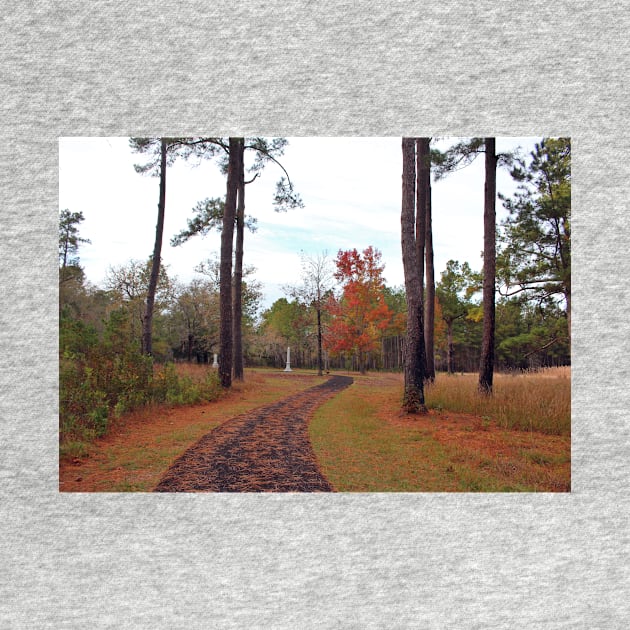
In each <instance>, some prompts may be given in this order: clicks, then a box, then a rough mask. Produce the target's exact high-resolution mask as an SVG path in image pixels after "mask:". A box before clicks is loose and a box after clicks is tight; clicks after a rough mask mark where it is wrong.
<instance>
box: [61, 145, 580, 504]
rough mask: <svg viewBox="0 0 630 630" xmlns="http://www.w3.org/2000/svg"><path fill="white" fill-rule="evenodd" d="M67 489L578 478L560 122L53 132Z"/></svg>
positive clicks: (566, 148) (542, 484) (566, 155)
mask: <svg viewBox="0 0 630 630" xmlns="http://www.w3.org/2000/svg"><path fill="white" fill-rule="evenodd" d="M59 491H60V492H62V493H66V492H67V493H72V492H97V493H98V492H237V493H262V492H264V493H269V492H273V493H296V492H297V493H302V492H337V493H351V492H355V493H366V492H367V493H381V492H394V493H420V492H449V493H471V492H492V493H496V492H502V493H512V492H524V493H528V492H538V493H546V492H554V493H558V492H560V493H568V492H571V139H570V138H568V137H544V136H542V135H541V136H539V137H534V136H532V137H455V136H453V137H448V136H435V137H286V138H285V137H207V136H198V137H196V136H191V137H60V138H59Z"/></svg>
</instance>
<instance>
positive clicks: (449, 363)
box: [446, 321, 455, 374]
mask: <svg viewBox="0 0 630 630" xmlns="http://www.w3.org/2000/svg"><path fill="white" fill-rule="evenodd" d="M446 334H447V337H446V339H447V344H448V350H447V355H446V371H447V372H448V373H449V374H452V373H453V371H454V365H453V364H454V358H455V349H454V347H453V322H452V321H450V322H447V323H446Z"/></svg>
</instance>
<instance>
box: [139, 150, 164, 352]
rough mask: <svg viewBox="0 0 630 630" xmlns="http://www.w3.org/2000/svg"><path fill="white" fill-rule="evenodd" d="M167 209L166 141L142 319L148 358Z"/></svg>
mask: <svg viewBox="0 0 630 630" xmlns="http://www.w3.org/2000/svg"><path fill="white" fill-rule="evenodd" d="M165 209H166V140H165V139H164V138H162V140H161V143H160V198H159V201H158V219H157V225H156V227H155V245H154V247H153V259H152V261H151V276H150V278H149V288H148V291H147V301H146V308H145V312H144V317H143V318H142V352H143V354H146V355H148V356H151V355H152V354H153V307H154V305H155V292H156V290H157V284H158V278H159V277H160V258H161V255H162V234H163V233H164V211H165Z"/></svg>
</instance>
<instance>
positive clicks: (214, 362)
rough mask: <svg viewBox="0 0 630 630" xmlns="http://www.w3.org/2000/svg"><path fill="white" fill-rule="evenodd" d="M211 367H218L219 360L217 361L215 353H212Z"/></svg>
mask: <svg viewBox="0 0 630 630" xmlns="http://www.w3.org/2000/svg"><path fill="white" fill-rule="evenodd" d="M212 367H213V368H218V367H219V362H218V361H217V353H216V352H215V353H214V361H213V362H212Z"/></svg>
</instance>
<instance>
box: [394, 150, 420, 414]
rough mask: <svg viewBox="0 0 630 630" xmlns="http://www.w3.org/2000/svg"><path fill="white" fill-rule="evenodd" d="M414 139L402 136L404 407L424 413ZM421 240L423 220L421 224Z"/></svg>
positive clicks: (401, 221)
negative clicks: (405, 324) (405, 323)
mask: <svg viewBox="0 0 630 630" xmlns="http://www.w3.org/2000/svg"><path fill="white" fill-rule="evenodd" d="M414 149H415V141H414V139H413V138H403V140H402V154H403V175H402V210H401V215H400V224H401V245H402V255H403V267H404V273H405V290H406V292H407V340H406V351H405V370H404V372H405V390H404V395H403V408H404V409H405V411H407V412H408V413H418V412H425V411H426V407H425V404H424V383H423V378H424V364H425V356H424V334H423V329H424V326H423V316H422V300H421V293H420V291H421V286H422V279H421V276H420V273H419V263H418V249H417V243H416V237H415V228H416V225H415V217H414V214H415V213H414V200H415V181H416V174H415V161H414ZM421 225H422V227H423V229H422V235H423V238H422V239H421V240H422V241H424V223H422V224H421Z"/></svg>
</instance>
